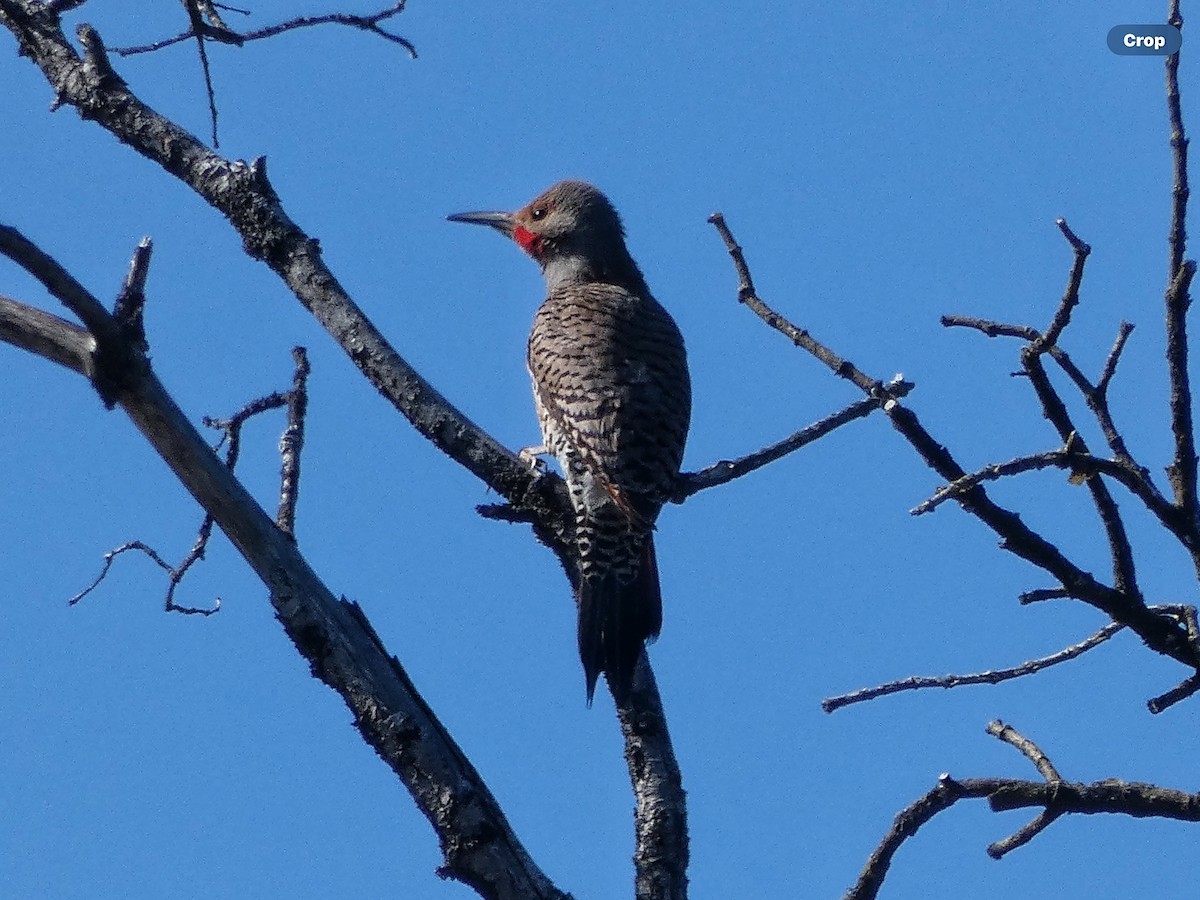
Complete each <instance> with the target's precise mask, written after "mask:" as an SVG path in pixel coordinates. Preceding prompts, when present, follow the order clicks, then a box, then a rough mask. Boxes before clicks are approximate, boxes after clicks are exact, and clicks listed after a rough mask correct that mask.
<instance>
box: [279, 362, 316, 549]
mask: <svg viewBox="0 0 1200 900" xmlns="http://www.w3.org/2000/svg"><path fill="white" fill-rule="evenodd" d="M292 359H294V360H295V361H296V372H295V375H293V377H292V389H291V390H290V391H288V392H287V429H286V430H285V431H284V432H283V437H282V438H280V440H279V455H280V456H281V457H282V460H283V462H282V469H281V472H280V477H279V512H278V513H277V514H276V516H275V523H276V524H277V525H278V526H279V527H280V529H282V530H283V531H284V532H286V533H287V534H290V535H292V536H293V537H295V534H296V502H297V500H298V499H299V493H300V450H301V449H302V448H303V446H304V417H305V415H306V414H307V412H308V373H309V365H308V353H307V352H306V351H305V349H304V348H303V347H293V348H292Z"/></svg>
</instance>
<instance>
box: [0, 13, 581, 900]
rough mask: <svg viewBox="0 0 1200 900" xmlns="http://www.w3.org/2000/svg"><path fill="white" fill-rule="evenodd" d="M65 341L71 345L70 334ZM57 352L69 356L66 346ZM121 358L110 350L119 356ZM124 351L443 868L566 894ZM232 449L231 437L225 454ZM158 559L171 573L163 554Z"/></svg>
mask: <svg viewBox="0 0 1200 900" xmlns="http://www.w3.org/2000/svg"><path fill="white" fill-rule="evenodd" d="M8 2H9V0H0V13H3V14H6V13H7V10H6V8H5V6H4V5H3V4H5V3H8ZM8 237H9V238H11V234H9V235H8ZM10 247H15V248H16V252H15V254H11V255H15V256H16V257H17V258H18V261H22V260H24V261H25V262H26V263H28V265H26V268H27V270H29V271H30V272H31V274H33V275H34V276H35V277H39V273H41V274H42V275H44V276H45V278H44V280H43V279H41V278H39V280H43V283H45V284H46V285H47V288H48V289H51V290H57V291H59V292H61V293H63V294H64V302H69V303H71V304H73V305H74V306H76V307H79V308H83V309H85V310H86V312H87V314H88V315H89V317H92V318H97V317H100V316H103V317H106V319H107V320H106V321H105V320H101V321H100V322H99V323H98V325H99V330H102V331H104V332H105V333H118V332H119V329H118V328H117V325H116V322H115V320H114V319H111V318H110V317H108V314H107V313H106V312H105V311H104V308H103V306H101V305H100V304H99V303H98V302H96V303H95V304H91V303H84V302H82V301H83V298H81V296H79V294H80V292H83V289H82V287H79V288H78V290H75V289H74V288H72V287H71V286H72V285H77V284H78V283H77V282H75V281H74V279H70V278H69V276H68V278H67V279H64V277H63V276H64V275H65V270H64V269H63V268H62V267H61V266H60V265H58V263H56V262H54V261H53V260H51V259H50V258H49V257H48V256H46V255H45V254H44V253H41V251H38V253H37V254H31V253H29V252H28V248H27V247H25V246H24V245H23V244H22V243H21V242H20V241H15V242H14V241H12V240H10V241H9V242H8V243H7V244H4V245H0V249H3V251H4V252H6V253H7V252H8V249H9V248H10ZM68 279H69V280H68ZM64 285H65V286H66V287H64ZM84 293H85V294H86V292H84ZM90 296H91V295H90V294H88V295H87V297H90ZM92 299H93V300H94V298H92ZM97 309H99V313H97V312H96V310H97ZM63 333H64V334H67V335H69V332H66V331H63ZM69 340H70V341H71V342H73V343H74V342H75V340H74V335H70V336H69ZM33 343H36V342H34V341H25V342H24V344H33ZM54 353H55V356H57V357H61V356H64V355H65V354H66V346H65V345H64V346H63V347H60V348H58V349H57V350H56V351H54ZM121 355H122V354H120V353H116V352H114V353H113V354H112V358H114V359H115V358H120V357H121ZM124 355H125V356H128V357H131V358H135V359H136V362H135V364H132V365H131V366H130V367H129V369H128V370H127V371H124V372H119V373H114V375H115V377H114V384H116V385H118V387H119V389H118V390H117V391H116V393H115V394H114V396H113V398H112V399H113V401H114V402H115V403H116V404H118V405H119V406H120V407H121V408H122V409H123V410H124V411H125V412H126V414H127V415H128V416H129V417H130V419H131V420H132V421H133V423H134V425H135V426H136V427H137V428H138V430H139V431H141V432H142V434H143V435H144V436H145V438H146V439H147V441H149V443H150V444H151V445H152V446H153V447H154V449H155V450H156V451H157V452H158V454H159V455H160V456H161V457H162V458H163V460H164V461H165V462H166V463H167V465H168V466H169V467H170V468H171V470H172V471H173V472H174V473H175V476H176V477H177V478H178V479H179V480H180V482H181V483H182V484H183V485H184V487H186V488H187V489H188V491H189V492H190V493H191V494H192V495H193V496H194V497H195V498H196V500H197V501H198V502H199V503H200V505H201V506H202V507H203V508H204V509H205V510H206V511H207V513H208V514H209V515H210V516H211V519H212V521H214V522H216V523H217V524H218V525H220V527H221V530H222V531H223V532H224V533H225V534H226V535H227V536H228V537H229V539H230V540H231V541H232V543H233V544H234V546H235V547H236V548H237V549H238V551H239V552H240V553H241V554H242V556H243V557H244V558H245V559H246V561H247V562H248V563H249V564H250V566H251V568H252V569H253V570H254V572H255V574H256V575H257V576H258V577H259V578H260V579H261V580H262V582H263V584H264V585H266V586H267V588H268V590H269V592H270V598H271V603H272V605H273V606H274V608H275V611H276V614H277V616H278V618H279V620H280V622H281V623H282V624H283V626H284V629H285V630H286V632H287V634H288V636H289V637H290V638H291V639H292V641H293V643H295V645H296V648H297V649H298V650H299V651H300V653H301V654H302V655H303V656H304V657H305V658H306V659H308V660H309V662H310V664H311V665H312V669H313V674H314V675H316V676H317V677H318V678H320V679H321V680H322V681H324V682H325V683H326V684H328V685H329V686H330V687H332V688H333V689H334V690H336V691H337V692H338V693H339V694H340V695H341V696H342V698H343V699H344V700H345V702H346V705H347V706H348V707H349V708H350V710H351V711H352V712H353V713H354V715H355V719H356V725H357V727H358V729H359V731H360V732H361V733H362V735H363V737H364V739H365V740H366V741H367V742H368V743H369V744H371V746H373V747H374V748H375V750H376V751H377V752H378V753H379V755H380V757H381V758H382V759H383V760H384V761H385V762H387V763H388V765H389V766H390V767H391V768H392V769H393V771H395V772H396V774H397V775H398V776H399V777H400V780H401V781H402V782H403V783H404V785H405V786H406V787H407V788H408V790H409V792H410V793H411V794H412V796H413V798H414V799H415V800H416V802H417V806H418V808H420V809H421V811H422V812H423V813H424V814H425V816H426V817H427V818H428V819H429V822H430V824H431V825H432V826H433V828H434V830H435V832H436V833H437V834H438V836H439V838H440V842H441V845H442V852H443V855H444V858H445V862H446V865H445V867H444V869H443V870H442V874H443V875H445V876H447V877H451V878H455V879H457V880H459V881H462V882H463V883H465V884H468V885H470V886H471V887H473V888H474V889H475V890H476V891H477V892H478V893H479V894H480V895H481V896H483V897H485V898H496V900H510V898H511V900H518V898H520V900H525V898H530V897H537V898H554V900H566V898H567V896H568V895H566V894H564V893H563V892H562V891H560V890H559V889H558V888H556V887H555V886H554V885H553V884H552V883H551V882H550V880H549V879H548V878H547V877H546V876H545V874H544V873H542V872H541V870H540V869H538V867H537V866H536V864H535V863H534V862H533V860H532V859H531V858H530V856H529V854H528V852H527V851H526V850H525V849H524V847H522V846H521V844H520V842H519V841H518V839H517V837H516V835H515V834H514V833H513V831H512V828H511V826H509V824H508V821H507V819H506V818H505V816H504V813H503V811H502V810H501V809H500V807H499V805H498V804H497V803H496V801H495V798H494V797H492V795H491V793H490V791H489V790H488V788H487V786H486V785H485V784H484V783H483V781H482V779H481V778H480V777H479V774H478V773H477V772H476V771H475V769H474V767H472V766H471V764H470V762H469V761H468V760H467V758H466V756H465V755H464V754H463V752H462V750H461V749H459V747H458V745H457V744H456V743H455V742H454V740H453V738H451V737H450V734H449V733H448V732H447V731H446V729H445V728H444V726H442V724H441V723H440V722H439V721H438V719H437V718H436V716H434V714H433V712H432V710H431V709H430V708H429V707H428V705H427V704H426V703H425V701H424V699H423V698H422V697H421V696H420V694H419V693H417V690H416V688H415V687H414V686H413V685H412V683H411V681H410V680H409V678H408V676H407V674H406V673H405V671H404V669H403V668H402V667H401V666H400V663H399V661H398V660H397V659H396V658H395V657H392V656H390V655H389V654H388V653H387V651H386V649H385V648H384V646H383V643H382V642H381V641H380V640H379V637H378V635H376V634H375V631H374V629H373V628H372V627H371V625H370V623H369V622H368V621H367V619H366V617H365V616H364V615H363V614H362V611H361V609H359V608H358V606H357V605H356V604H353V603H348V602H346V601H344V600H338V599H337V598H336V597H335V596H334V595H333V594H332V593H331V592H330V591H329V589H328V588H327V587H326V586H325V585H324V584H323V583H322V582H321V581H320V579H319V578H318V577H317V576H316V574H315V573H314V572H313V571H312V569H311V568H310V567H309V566H308V563H307V562H306V561H305V559H304V557H303V556H301V555H300V552H299V550H298V549H297V546H296V542H295V540H294V539H293V537H292V536H291V535H290V534H289V533H287V532H285V531H284V530H283V529H281V528H280V527H278V526H277V525H276V524H275V522H273V521H272V520H271V518H270V517H269V516H268V515H267V514H266V512H265V511H264V510H263V509H262V507H261V506H259V505H258V503H257V502H256V501H255V500H254V498H253V497H252V496H250V494H249V493H248V492H247V491H246V489H245V488H244V487H243V486H242V484H241V483H240V482H239V481H238V480H237V479H236V478H235V477H234V476H233V473H232V472H231V471H230V468H229V465H228V464H227V463H226V462H223V461H222V460H219V459H218V458H217V457H216V455H215V454H214V453H213V451H212V449H211V448H209V447H208V445H207V444H206V443H205V442H204V440H203V438H202V437H201V436H200V434H199V433H198V432H197V431H196V429H195V428H193V427H192V425H191V423H190V422H188V420H187V418H186V417H185V416H184V414H183V412H182V411H181V410H180V409H179V408H178V406H176V404H175V402H174V401H173V400H172V399H171V397H170V395H169V394H168V393H167V391H166V389H165V388H164V387H163V386H162V384H161V383H160V382H159V381H158V379H157V378H156V377H155V375H154V373H153V372H152V371H151V369H150V367H149V366H148V365H147V364H146V362H145V358H144V356H143V355H142V353H141V351H140V350H137V349H136V348H134V347H132V346H129V345H127V346H126V347H125V348H124ZM235 450H236V440H233V441H231V447H230V451H231V452H233V451H235ZM146 552H150V553H151V556H152V558H155V557H156V556H157V555H156V554H153V553H152V551H149V550H148V549H147V551H146ZM113 555H115V553H114V554H113ZM158 562H159V564H160V565H162V566H164V568H167V569H170V566H168V565H167V564H166V563H164V562H162V560H161V558H158Z"/></svg>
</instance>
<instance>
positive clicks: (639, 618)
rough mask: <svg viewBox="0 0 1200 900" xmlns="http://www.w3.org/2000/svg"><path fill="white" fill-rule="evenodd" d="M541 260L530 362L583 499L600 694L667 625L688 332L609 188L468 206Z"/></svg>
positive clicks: (540, 400)
mask: <svg viewBox="0 0 1200 900" xmlns="http://www.w3.org/2000/svg"><path fill="white" fill-rule="evenodd" d="M447 218H448V219H449V220H450V221H452V222H465V223H469V224H475V225H487V226H490V227H491V228H494V229H495V230H497V231H499V232H500V233H501V234H503V235H504V236H506V237H508V238H510V239H512V240H513V241H514V242H515V243H516V244H517V245H518V246H519V247H520V248H521V249H522V250H524V251H525V253H526V254H528V255H529V256H530V257H532V258H533V260H534V261H535V262H536V263H537V264H538V265H539V266H540V267H541V270H542V275H543V277H544V278H545V282H546V298H545V300H544V301H543V302H542V304H541V306H540V307H538V310H537V312H536V314H535V315H534V319H533V328H532V330H531V332H530V334H529V342H528V346H527V354H526V363H527V366H528V369H529V374H530V377H531V378H532V381H533V399H534V407H535V410H536V412H537V418H538V424H539V427H540V430H541V435H542V444H541V445H540V446H537V447H530V448H526V449H525V450H523V451H522V452H521V456H522V458H523V459H525V460H527V461H535V460H536V457H538V456H541V455H547V454H548V455H552V456H553V457H554V458H555V459H556V460H557V462H558V465H559V468H560V469H561V470H562V473H563V477H564V479H565V480H566V484H567V489H568V494H569V496H570V499H571V506H572V509H573V511H574V524H575V534H574V551H575V562H576V565H577V571H578V576H579V577H578V580H577V583H578V586H577V589H576V601H577V608H578V642H579V656H580V661H581V663H582V664H583V671H584V679H585V683H586V688H587V704H588V706H591V705H592V699H593V696H594V694H595V689H596V682H597V680H598V679H599V677H600V674H601V673H603V674H604V675H605V676H606V678H607V679H608V683H609V687H610V690H611V691H612V692H613V696H614V697H622V696H625V695H626V694H627V692H628V691H629V690H630V688H631V686H632V680H633V672H634V668H635V667H636V665H637V662H638V658H639V656H640V655H641V653H642V651H643V648H644V646H645V643H646V642H647V641H652V640H654V639H655V638H657V637H658V635H659V632H660V631H661V629H662V590H661V586H660V583H659V574H658V563H657V560H656V558H655V552H654V535H653V531H654V527H655V520H656V519H657V518H658V514H659V511H660V510H661V509H662V506H663V504H664V502H666V501H667V500H668V499H670V497H671V496H672V494H673V493H674V489H675V486H676V485H677V482H678V478H679V471H680V466H681V464H682V462H683V453H684V448H685V445H686V443H687V436H688V428H689V426H690V424H691V409H692V390H691V378H690V375H689V372H688V364H687V352H686V350H685V347H684V342H683V335H682V334H681V333H680V331H679V327H678V326H677V325H676V324H675V320H674V319H672V318H671V315H670V314H669V313H668V312H667V311H666V309H664V308H663V306H662V305H661V304H660V303H659V302H658V301H657V300H655V299H654V296H653V295H652V294H651V293H650V289H649V288H648V287H647V285H646V279H645V277H644V276H643V275H642V272H641V269H639V268H638V265H637V263H636V262H634V259H633V257H632V256H631V255H630V253H629V250H628V248H627V247H626V244H625V228H624V225H623V223H622V221H621V217H620V215H619V214H618V213H617V210H616V208H615V207H614V206H613V204H612V203H611V202H610V201H609V199H608V198H607V197H606V196H605V195H604V194H603V193H601V192H600V191H599V190H598V189H597V188H595V187H593V186H592V185H591V184H588V183H586V182H583V181H572V180H568V181H560V182H559V183H557V184H555V185H553V186H552V187H550V188H549V189H547V190H546V191H545V192H543V193H542V194H540V195H538V196H537V197H536V198H534V199H533V200H532V201H530V202H529V203H528V204H526V205H525V206H523V207H521V208H520V209H518V210H517V211H516V212H466V213H456V214H454V215H451V216H448V217H447Z"/></svg>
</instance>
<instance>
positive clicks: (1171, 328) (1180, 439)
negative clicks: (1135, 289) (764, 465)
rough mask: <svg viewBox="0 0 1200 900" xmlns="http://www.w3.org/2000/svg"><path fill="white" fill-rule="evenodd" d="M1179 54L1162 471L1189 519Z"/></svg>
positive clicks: (1192, 508)
mask: <svg viewBox="0 0 1200 900" xmlns="http://www.w3.org/2000/svg"><path fill="white" fill-rule="evenodd" d="M1167 21H1168V22H1169V23H1170V24H1171V25H1174V26H1175V27H1176V28H1182V27H1183V16H1182V15H1181V14H1180V12H1179V0H1171V6H1170V11H1169V13H1168V18H1167ZM1179 52H1180V51H1176V52H1175V53H1172V54H1171V55H1170V56H1168V57H1167V63H1166V69H1167V115H1168V116H1169V118H1170V121H1171V153H1172V156H1173V160H1174V171H1175V183H1174V186H1173V190H1172V195H1171V200H1172V202H1171V233H1170V242H1169V243H1170V268H1169V270H1168V272H1167V295H1166V307H1167V315H1166V319H1167V370H1168V372H1169V374H1170V379H1171V431H1172V432H1173V433H1174V435H1175V459H1174V461H1173V462H1172V463H1171V466H1170V468H1169V469H1168V473H1169V475H1170V478H1171V486H1172V487H1173V488H1174V490H1175V503H1176V504H1177V505H1178V506H1179V507H1180V509H1181V510H1182V511H1183V513H1184V515H1185V517H1186V518H1187V520H1188V521H1189V522H1194V521H1195V520H1196V517H1197V514H1198V512H1200V508H1198V505H1197V501H1196V438H1195V434H1194V432H1193V424H1192V392H1191V385H1190V383H1189V380H1188V339H1187V310H1188V306H1189V305H1190V304H1191V295H1190V293H1189V287H1190V285H1191V281H1192V276H1193V275H1194V274H1195V271H1196V264H1195V263H1194V262H1191V261H1185V260H1184V253H1185V251H1186V249H1187V203H1188V194H1189V189H1188V176H1187V158H1188V139H1187V134H1186V132H1185V131H1184V129H1183V111H1182V108H1181V104H1180V99H1179Z"/></svg>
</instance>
